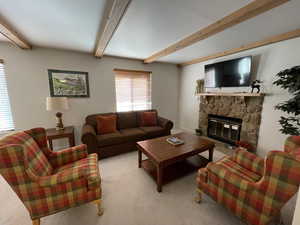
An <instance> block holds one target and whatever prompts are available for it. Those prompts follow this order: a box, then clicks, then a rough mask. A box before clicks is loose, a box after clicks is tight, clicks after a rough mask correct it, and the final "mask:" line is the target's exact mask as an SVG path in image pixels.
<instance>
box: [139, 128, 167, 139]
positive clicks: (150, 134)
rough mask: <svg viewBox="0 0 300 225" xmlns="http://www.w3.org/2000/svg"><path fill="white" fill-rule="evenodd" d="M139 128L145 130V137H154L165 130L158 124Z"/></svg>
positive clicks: (162, 133)
mask: <svg viewBox="0 0 300 225" xmlns="http://www.w3.org/2000/svg"><path fill="white" fill-rule="evenodd" d="M140 128H141V130H143V131H144V132H146V134H147V138H154V137H158V136H161V135H164V132H165V130H164V129H163V128H162V127H160V126H152V127H140Z"/></svg>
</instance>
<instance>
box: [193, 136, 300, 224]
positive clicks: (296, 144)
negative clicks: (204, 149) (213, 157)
mask: <svg viewBox="0 0 300 225" xmlns="http://www.w3.org/2000/svg"><path fill="white" fill-rule="evenodd" d="M299 140H300V137H295V136H294V137H289V138H288V139H287V141H286V144H285V152H281V151H271V152H269V153H268V155H267V157H266V158H265V159H262V158H260V157H258V156H256V155H254V154H252V153H250V152H247V151H246V150H243V149H241V148H240V149H238V150H237V151H236V152H235V154H234V155H233V156H230V157H224V158H223V159H221V160H219V161H217V162H214V163H209V164H208V165H207V167H206V168H202V169H200V170H199V171H198V176H197V183H198V194H199V196H198V199H197V200H198V202H199V203H200V202H201V194H202V192H204V193H206V194H207V195H209V196H210V197H212V198H213V199H214V200H215V201H216V202H218V203H220V204H222V205H224V206H225V207H226V208H227V209H229V210H230V211H231V212H233V213H234V214H235V215H236V216H238V217H239V218H241V219H242V220H243V221H244V222H246V223H247V224H249V225H267V224H269V223H270V222H272V221H274V219H275V218H278V217H280V211H281V208H282V207H283V206H284V204H285V203H286V202H287V201H288V200H289V199H290V198H292V196H293V195H294V194H295V193H296V192H297V191H298V187H299V184H300V158H297V157H296V155H297V154H299V152H300V141H299ZM298 156H299V155H298Z"/></svg>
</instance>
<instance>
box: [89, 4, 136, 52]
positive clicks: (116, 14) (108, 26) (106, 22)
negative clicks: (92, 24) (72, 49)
mask: <svg viewBox="0 0 300 225" xmlns="http://www.w3.org/2000/svg"><path fill="white" fill-rule="evenodd" d="M130 2H131V0H107V3H106V7H105V12H104V16H103V19H102V22H101V26H100V31H99V35H98V41H97V43H96V48H95V56H96V57H99V58H101V57H102V56H103V55H104V51H105V49H106V47H107V45H108V43H109V42H110V40H111V38H112V37H113V35H114V33H115V31H116V30H117V28H118V26H119V24H120V22H121V20H122V18H123V16H124V15H125V12H126V10H127V8H128V6H129V4H130Z"/></svg>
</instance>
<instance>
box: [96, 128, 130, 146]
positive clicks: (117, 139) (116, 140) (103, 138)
mask: <svg viewBox="0 0 300 225" xmlns="http://www.w3.org/2000/svg"><path fill="white" fill-rule="evenodd" d="M97 141H98V146H99V147H103V146H109V145H117V144H121V143H123V142H125V141H126V140H125V139H124V136H123V135H122V134H121V133H120V132H119V131H117V132H115V133H110V134H101V135H97Z"/></svg>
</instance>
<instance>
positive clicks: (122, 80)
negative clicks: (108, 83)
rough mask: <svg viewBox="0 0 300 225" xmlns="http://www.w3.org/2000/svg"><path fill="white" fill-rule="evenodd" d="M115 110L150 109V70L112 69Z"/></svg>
mask: <svg viewBox="0 0 300 225" xmlns="http://www.w3.org/2000/svg"><path fill="white" fill-rule="evenodd" d="M114 72H115V74H116V79H115V81H116V99H117V111H118V112H124V111H132V110H144V109H151V107H152V102H151V72H145V71H131V70H119V69H115V70H114Z"/></svg>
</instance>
